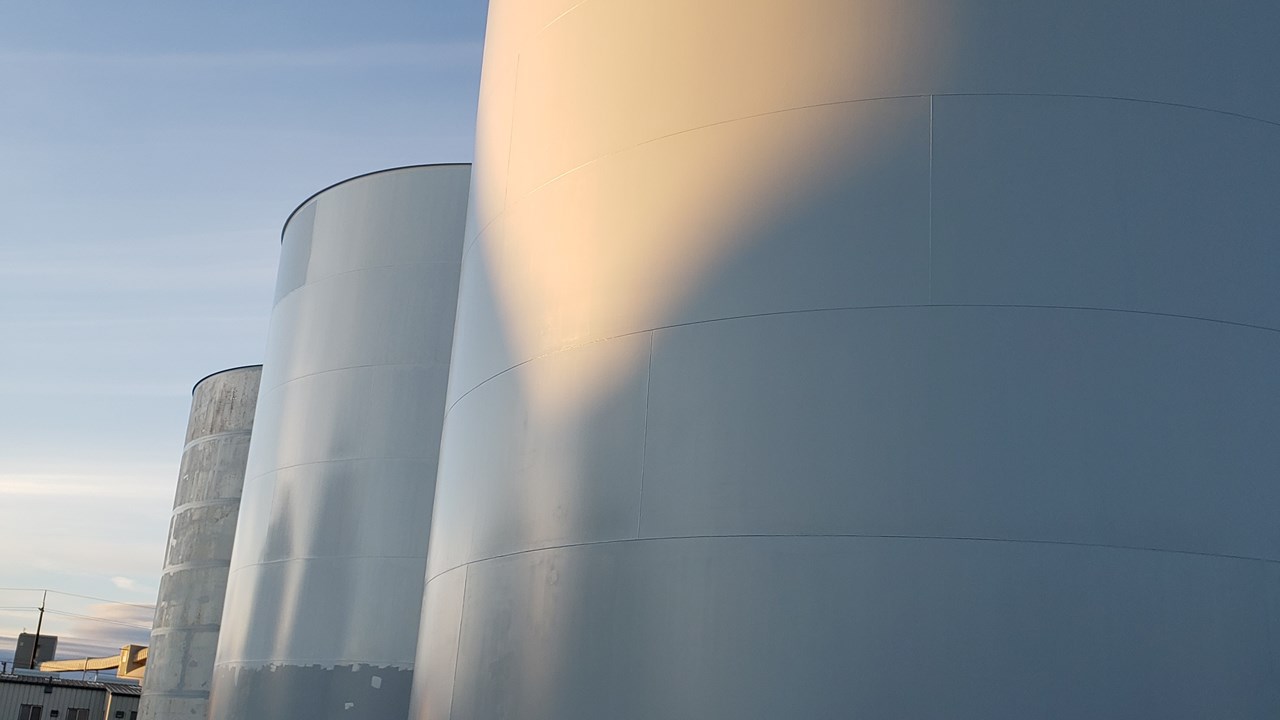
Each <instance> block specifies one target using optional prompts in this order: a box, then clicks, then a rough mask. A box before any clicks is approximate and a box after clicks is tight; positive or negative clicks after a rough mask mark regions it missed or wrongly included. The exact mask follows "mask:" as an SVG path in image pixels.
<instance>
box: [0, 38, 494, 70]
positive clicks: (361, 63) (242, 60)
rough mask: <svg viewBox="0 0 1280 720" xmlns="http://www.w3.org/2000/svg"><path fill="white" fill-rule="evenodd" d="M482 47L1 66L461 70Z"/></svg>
mask: <svg viewBox="0 0 1280 720" xmlns="http://www.w3.org/2000/svg"><path fill="white" fill-rule="evenodd" d="M481 51H482V45H481V43H479V42H441V43H395V44H377V45H353V46H347V47H331V48H308V49H298V50H244V51H236V52H178V53H121V52H69V51H59V52H48V51H23V50H16V51H8V52H0V64H2V65H8V66H13V65H17V64H35V65H40V66H49V65H62V64H70V65H93V66H96V67H106V68H109V69H128V70H156V69H171V70H172V69H177V70H187V71H190V70H263V69H271V68H275V69H290V68H293V69H315V68H334V67H341V68H371V67H387V66H396V67H406V66H427V67H459V66H466V65H472V64H474V63H476V62H477V60H478V59H479V57H480V53H481Z"/></svg>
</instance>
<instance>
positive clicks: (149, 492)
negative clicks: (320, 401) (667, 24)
mask: <svg viewBox="0 0 1280 720" xmlns="http://www.w3.org/2000/svg"><path fill="white" fill-rule="evenodd" d="M485 13H486V2H485V0H404V1H393V0H364V1H363V2H359V3H354V2H350V1H349V0H341V1H337V2H335V1H332V0H307V2H299V1H295V0H289V1H287V2H271V3H261V2H242V1H240V0H234V1H227V0H223V1H222V2H216V3H215V2H203V1H192V2H180V3H175V2H172V1H165V2H162V1H159V0H148V1H145V2H142V1H136V0H112V2H91V1H89V0H0V659H7V656H8V655H10V654H11V653H12V649H13V641H12V639H11V638H13V637H14V635H15V634H16V633H17V632H19V631H21V630H23V629H27V630H29V631H32V630H34V629H35V624H36V613H35V611H34V610H33V608H34V607H35V606H36V605H38V604H39V600H40V593H38V592H31V591H29V590H23V589H26V588H31V589H44V588H48V589H51V590H55V591H57V592H56V593H53V594H50V595H49V601H48V607H49V608H50V609H51V610H53V611H55V612H51V613H50V614H48V615H47V616H46V619H45V624H44V625H45V626H44V628H43V631H44V632H52V633H54V634H59V635H60V636H61V638H62V639H61V640H60V644H59V653H58V655H59V657H60V658H62V657H74V656H76V655H77V653H76V652H73V651H72V649H73V648H74V650H76V651H82V652H87V651H88V650H90V649H95V648H96V649H105V651H106V653H112V652H115V651H116V650H118V648H119V646H120V645H121V644H123V643H124V642H142V643H144V644H145V641H146V637H147V632H146V628H147V627H148V626H149V625H150V614H151V609H150V606H151V605H152V604H153V603H154V602H155V595H156V589H157V586H158V583H159V572H160V569H161V565H162V563H163V560H164V547H165V541H166V535H167V532H168V521H169V515H170V511H171V509H172V504H173V493H174V483H175V481H176V478H177V471H178V461H179V458H180V456H181V452H182V441H183V436H184V431H185V428H186V420H187V413H188V410H189V403H190V398H191V387H192V385H193V384H194V383H195V382H196V381H197V380H199V379H200V378H202V377H204V376H205V375H207V374H209V373H211V372H214V371H217V370H221V369H224V368H228V367H234V366H239V365H249V364H256V363H259V362H261V360H262V355H263V351H264V348H265V344H266V330H267V322H268V316H269V313H270V309H271V308H270V305H271V298H272V289H273V284H274V282H275V269H276V261H277V257H278V251H279V237H280V227H281V224H282V223H283V222H284V220H285V218H286V217H288V215H289V213H290V212H291V211H292V210H293V208H294V207H296V206H297V204H298V203H300V202H301V201H303V200H304V199H306V198H307V197H308V196H309V195H311V194H312V193H313V192H315V191H317V190H319V189H321V188H323V187H326V186H328V185H330V184H332V183H334V182H336V181H338V180H342V179H344V178H347V177H350V176H353V175H357V174H360V173H364V172H369V171H371V170H377V169H381V168H386V167H395V166H399V165H410V164H416V163H427V162H468V161H470V159H471V155H472V147H473V141H474V122H475V104H476V95H477V89H478V83H479V75H480V56H481V49H482V44H483V35H484V20H485ZM67 593H71V594H67ZM72 594H74V595H72ZM77 596H91V598H88V597H77ZM92 598H97V599H92ZM105 601H115V602H105ZM121 603H124V604H121ZM56 613H62V614H56ZM66 613H71V614H75V615H82V616H88V617H91V618H95V619H92V620H90V619H85V618H76V617H71V616H69V615H67V614H66Z"/></svg>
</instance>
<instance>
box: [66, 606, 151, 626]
mask: <svg viewBox="0 0 1280 720" xmlns="http://www.w3.org/2000/svg"><path fill="white" fill-rule="evenodd" d="M45 612H46V613H48V614H50V615H62V616H65V617H73V618H79V619H81V620H92V621H94V622H100V623H109V624H111V625H119V626H121V627H127V628H133V629H134V630H150V629H151V628H149V627H146V626H144V625H134V624H133V623H127V622H124V621H121V620H112V619H111V618H104V617H95V616H93V615H81V614H79V613H70V612H63V611H61V610H48V609H46V610H45Z"/></svg>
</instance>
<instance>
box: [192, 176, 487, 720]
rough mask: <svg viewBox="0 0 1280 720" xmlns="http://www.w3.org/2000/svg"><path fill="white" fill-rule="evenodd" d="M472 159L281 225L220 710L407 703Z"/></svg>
mask: <svg viewBox="0 0 1280 720" xmlns="http://www.w3.org/2000/svg"><path fill="white" fill-rule="evenodd" d="M469 178H470V166H469V165H434V166H416V167H407V168H397V169H394V170H388V171H383V172H379V173H374V174H370V175H364V176H361V177H357V178H353V179H351V180H348V181H345V182H343V183H339V184H338V185H335V186H333V187H330V188H328V189H326V190H324V191H322V192H320V193H318V194H316V195H315V196H314V197H312V198H311V199H309V200H307V201H306V202H305V203H303V205H302V206H300V207H299V208H298V209H297V210H296V211H295V212H294V213H293V215H292V216H291V217H290V218H289V220H288V222H287V223H286V225H285V229H284V237H283V248H282V257H281V261H280V273H279V279H278V282H277V286H276V303H275V307H274V310H273V312H272V315H271V329H270V332H269V337H268V349H267V356H266V361H265V363H264V368H263V380H262V395H261V399H260V401H259V403H258V414H257V419H256V421H255V428H254V437H253V443H252V447H251V449H250V453H249V468H248V471H247V476H246V481H245V490H244V499H243V502H242V505H241V513H240V523H239V527H238V528H237V533H236V545H235V553H234V555H233V557H232V562H231V577H230V581H229V586H228V589H227V609H226V617H225V619H224V631H223V633H222V637H221V642H220V644H219V647H218V657H217V664H216V668H215V672H214V686H213V694H212V697H211V710H210V718H212V719H213V720H232V719H234V720H243V719H244V718H272V720H326V719H334V720H336V719H338V718H341V719H342V720H387V719H388V718H393V719H394V718H402V717H404V716H405V715H406V713H407V712H408V702H409V691H410V685H411V676H412V672H413V662H414V648H415V645H416V634H415V628H416V627H417V623H418V618H419V614H420V607H421V600H422V583H423V576H424V573H425V566H426V555H427V538H428V530H429V527H430V517H431V506H432V498H433V495H434V489H435V474H436V461H437V453H438V448H439V438H440V426H441V423H442V421H443V415H444V396H445V389H446V383H447V380H448V372H449V355H450V344H451V342H452V338H453V319H454V309H455V305H456V302H457V296H458V272H459V266H460V259H461V253H462V233H463V229H464V224H465V216H466V208H467V187H468V183H469Z"/></svg>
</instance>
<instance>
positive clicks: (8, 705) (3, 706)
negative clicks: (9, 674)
mask: <svg viewBox="0 0 1280 720" xmlns="http://www.w3.org/2000/svg"><path fill="white" fill-rule="evenodd" d="M24 704H27V705H41V706H43V707H44V711H43V713H42V717H43V718H44V719H45V720H49V711H50V710H59V711H60V712H61V715H62V717H66V711H67V709H68V708H73V707H82V708H89V714H90V716H91V717H92V718H95V719H96V718H101V717H102V716H103V713H104V712H106V691H105V690H91V689H87V688H68V687H56V686H55V687H54V689H53V692H52V693H49V694H45V691H44V686H43V685H37V684H34V683H14V682H5V681H4V680H0V717H3V718H5V719H6V720H8V719H9V718H16V717H18V709H19V708H20V707H21V706H22V705H24Z"/></svg>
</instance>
